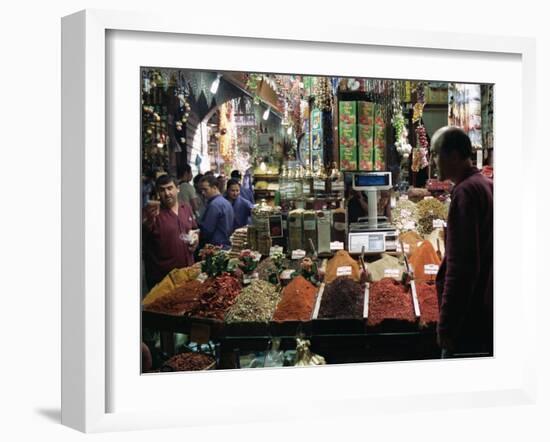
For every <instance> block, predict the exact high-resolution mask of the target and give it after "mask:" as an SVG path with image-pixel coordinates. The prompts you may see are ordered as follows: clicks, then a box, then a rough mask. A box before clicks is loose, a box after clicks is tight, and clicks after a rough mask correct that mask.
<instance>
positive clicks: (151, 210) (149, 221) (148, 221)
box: [143, 201, 160, 226]
mask: <svg viewBox="0 0 550 442" xmlns="http://www.w3.org/2000/svg"><path fill="white" fill-rule="evenodd" d="M159 214H160V204H158V201H149V202H148V203H147V205H146V206H145V210H144V211H143V223H144V224H145V225H147V226H152V225H153V222H154V220H155V218H156V217H157V216H159Z"/></svg>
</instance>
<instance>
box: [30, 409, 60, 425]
mask: <svg viewBox="0 0 550 442" xmlns="http://www.w3.org/2000/svg"><path fill="white" fill-rule="evenodd" d="M35 411H36V413H37V414H39V415H40V416H43V417H45V418H46V419H48V420H50V421H52V422H55V423H56V424H60V423H61V409H59V408H37V409H36V410H35Z"/></svg>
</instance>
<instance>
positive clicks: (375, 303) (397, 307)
mask: <svg viewBox="0 0 550 442" xmlns="http://www.w3.org/2000/svg"><path fill="white" fill-rule="evenodd" d="M385 319H394V320H401V321H406V322H414V321H415V316H414V307H413V303H412V297H411V295H410V293H409V291H408V289H407V288H406V287H405V286H404V285H403V284H401V283H400V282H398V281H396V280H395V279H393V278H383V279H381V280H380V281H376V282H374V283H372V284H371V285H370V288H369V317H368V320H367V325H370V326H375V325H378V324H380V323H381V322H382V321H384V320H385Z"/></svg>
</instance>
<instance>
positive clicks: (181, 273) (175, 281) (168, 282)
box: [141, 264, 201, 306]
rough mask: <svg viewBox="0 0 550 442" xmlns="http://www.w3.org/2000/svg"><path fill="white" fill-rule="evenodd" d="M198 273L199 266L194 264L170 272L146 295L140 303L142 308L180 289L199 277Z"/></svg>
mask: <svg viewBox="0 0 550 442" xmlns="http://www.w3.org/2000/svg"><path fill="white" fill-rule="evenodd" d="M200 272H201V270H200V266H197V265H196V264H195V265H192V266H190V267H184V268H182V269H174V270H172V271H171V272H170V273H168V275H166V276H165V277H164V278H163V279H162V281H160V282H159V283H158V284H157V285H155V286H154V287H153V288H152V289H151V290H150V291H149V293H147V295H146V296H145V298H143V301H142V302H141V303H142V304H143V305H144V306H147V305H149V304H151V303H152V302H153V301H155V300H156V299H158V298H160V297H162V296H164V295H167V294H168V293H170V292H172V291H173V290H174V289H175V288H177V287H181V286H182V285H183V284H185V283H186V282H189V281H193V280H194V279H196V278H197V276H199V273H200Z"/></svg>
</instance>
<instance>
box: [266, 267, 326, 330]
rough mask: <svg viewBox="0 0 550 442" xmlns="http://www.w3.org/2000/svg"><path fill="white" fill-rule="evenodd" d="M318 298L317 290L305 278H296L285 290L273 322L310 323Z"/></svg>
mask: <svg viewBox="0 0 550 442" xmlns="http://www.w3.org/2000/svg"><path fill="white" fill-rule="evenodd" d="M316 297H317V288H316V287H315V286H314V285H313V284H312V283H311V282H309V281H307V280H306V279H305V278H304V277H303V276H296V277H295V278H294V279H293V280H292V281H290V283H289V284H288V285H287V286H286V287H285V288H284V289H283V292H282V294H281V300H280V301H279V304H277V308H276V309H275V313H274V314H273V320H274V321H276V322H283V321H309V320H310V319H311V314H312V313H313V308H314V307H315V299H316Z"/></svg>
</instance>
